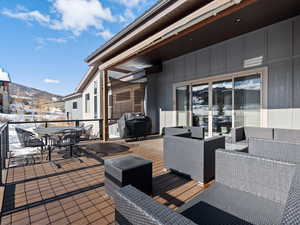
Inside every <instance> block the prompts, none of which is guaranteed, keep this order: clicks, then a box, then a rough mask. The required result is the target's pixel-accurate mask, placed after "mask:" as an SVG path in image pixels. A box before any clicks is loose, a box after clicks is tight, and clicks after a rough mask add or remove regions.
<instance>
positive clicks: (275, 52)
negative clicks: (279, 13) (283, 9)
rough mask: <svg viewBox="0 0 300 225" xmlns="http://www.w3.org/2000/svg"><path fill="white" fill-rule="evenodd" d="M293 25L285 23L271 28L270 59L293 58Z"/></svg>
mask: <svg viewBox="0 0 300 225" xmlns="http://www.w3.org/2000/svg"><path fill="white" fill-rule="evenodd" d="M291 52H292V23H291V21H287V22H286V21H285V22H282V23H279V24H275V25H273V26H271V27H270V28H269V30H268V57H269V60H276V59H281V58H286V57H289V56H291Z"/></svg>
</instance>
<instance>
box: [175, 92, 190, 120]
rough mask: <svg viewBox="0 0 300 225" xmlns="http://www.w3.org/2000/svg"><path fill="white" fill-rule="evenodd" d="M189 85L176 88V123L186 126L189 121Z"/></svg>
mask: <svg viewBox="0 0 300 225" xmlns="http://www.w3.org/2000/svg"><path fill="white" fill-rule="evenodd" d="M188 111H189V86H182V87H177V88H176V112H177V125H178V126H187V125H188V121H189V113H188Z"/></svg>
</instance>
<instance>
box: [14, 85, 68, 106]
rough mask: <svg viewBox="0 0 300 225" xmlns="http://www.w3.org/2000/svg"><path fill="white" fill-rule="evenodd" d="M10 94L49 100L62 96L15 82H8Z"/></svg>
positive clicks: (15, 96) (57, 99)
mask: <svg viewBox="0 0 300 225" xmlns="http://www.w3.org/2000/svg"><path fill="white" fill-rule="evenodd" d="M9 91H10V95H11V96H12V97H14V98H18V97H20V98H23V99H44V100H48V101H49V102H50V101H60V100H61V99H62V96H60V95H56V94H52V93H49V92H47V91H42V90H39V89H36V88H31V87H27V86H24V85H21V84H17V83H11V84H10V88H9Z"/></svg>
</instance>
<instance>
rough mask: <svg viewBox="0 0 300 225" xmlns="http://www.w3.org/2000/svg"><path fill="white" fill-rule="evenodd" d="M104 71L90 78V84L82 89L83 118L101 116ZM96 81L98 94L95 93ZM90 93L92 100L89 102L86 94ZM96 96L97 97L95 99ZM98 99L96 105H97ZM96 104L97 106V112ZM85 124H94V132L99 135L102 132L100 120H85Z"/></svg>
mask: <svg viewBox="0 0 300 225" xmlns="http://www.w3.org/2000/svg"><path fill="white" fill-rule="evenodd" d="M101 74H102V72H100V71H98V72H97V73H96V75H95V76H94V77H93V79H91V80H90V82H89V83H88V85H87V86H86V87H85V88H84V90H83V91H82V119H100V118H101V101H102V99H101V92H102V91H101V88H100V87H101V83H100V82H101V80H100V77H101ZM95 82H96V86H97V94H95V93H94V87H95ZM87 94H89V96H90V100H89V103H88V104H87V100H86V95H87ZM95 97H96V98H97V99H95ZM95 100H96V102H97V103H96V105H95ZM95 106H96V107H97V113H96V114H95ZM84 125H93V129H92V134H93V135H95V136H98V135H99V133H100V130H99V122H98V121H89V122H84Z"/></svg>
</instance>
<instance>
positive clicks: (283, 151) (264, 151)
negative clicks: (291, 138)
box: [249, 138, 300, 163]
mask: <svg viewBox="0 0 300 225" xmlns="http://www.w3.org/2000/svg"><path fill="white" fill-rule="evenodd" d="M249 154H251V155H256V156H262V157H266V158H269V159H275V160H280V161H285V162H294V163H300V143H298V144H297V143H287V142H279V141H272V140H263V139H257V138H250V139H249Z"/></svg>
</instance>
